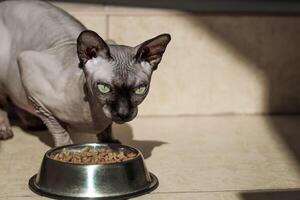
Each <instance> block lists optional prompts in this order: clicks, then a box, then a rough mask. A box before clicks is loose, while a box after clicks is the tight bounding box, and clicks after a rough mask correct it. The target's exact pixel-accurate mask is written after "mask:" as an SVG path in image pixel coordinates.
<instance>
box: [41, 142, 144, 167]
mask: <svg viewBox="0 0 300 200" xmlns="http://www.w3.org/2000/svg"><path fill="white" fill-rule="evenodd" d="M92 145H103V146H116V147H118V148H125V149H129V150H131V151H133V152H135V153H136V156H135V157H134V158H131V159H129V160H125V161H122V162H114V163H101V164H96V163H95V164H87V163H70V162H63V161H60V160H55V159H53V158H51V157H50V154H51V153H52V152H54V151H57V150H59V149H63V148H68V147H73V146H74V147H75V146H92ZM141 156H143V154H142V153H141V151H140V150H138V149H136V148H134V147H130V146H127V145H122V144H110V143H77V144H68V145H64V146H59V147H54V148H51V149H49V150H48V151H46V153H45V154H44V158H47V159H49V160H51V161H54V162H58V163H60V164H65V165H78V166H94V165H96V166H99V165H100V166H101V165H102V166H107V165H116V164H125V163H128V162H132V161H134V160H135V159H138V158H139V157H141Z"/></svg>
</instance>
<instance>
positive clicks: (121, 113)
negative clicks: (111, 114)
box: [117, 101, 129, 119]
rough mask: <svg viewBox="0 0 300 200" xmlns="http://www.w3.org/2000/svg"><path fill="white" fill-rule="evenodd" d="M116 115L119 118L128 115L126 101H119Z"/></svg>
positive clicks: (125, 117) (124, 117)
mask: <svg viewBox="0 0 300 200" xmlns="http://www.w3.org/2000/svg"><path fill="white" fill-rule="evenodd" d="M117 116H118V117H119V118H120V119H127V118H128V117H129V109H128V104H127V102H126V101H121V102H120V104H119V108H118V110H117Z"/></svg>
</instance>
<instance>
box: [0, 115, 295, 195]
mask: <svg viewBox="0 0 300 200" xmlns="http://www.w3.org/2000/svg"><path fill="white" fill-rule="evenodd" d="M299 124H300V117H263V116H219V117H177V118H175V117H174V118H168V117H155V118H151V117H149V118H147V117H143V118H137V119H136V120H134V121H133V122H131V123H129V124H124V125H115V126H114V128H113V130H114V134H115V136H116V137H117V138H118V139H120V140H121V141H123V143H124V144H127V145H131V146H135V147H137V148H139V149H140V150H141V151H142V152H143V154H144V156H145V158H146V160H145V162H146V164H147V167H148V169H149V171H151V172H153V173H154V174H156V175H157V176H158V178H159V180H160V186H159V188H158V189H157V190H156V191H154V193H155V194H151V195H148V196H145V197H142V198H144V199H155V198H156V197H157V199H174V198H175V199H176V198H177V199H181V198H180V197H182V198H183V199H184V198H185V197H186V198H187V197H188V198H190V199H205V198H208V197H209V198H208V199H226V200H227V199H230V195H234V196H235V194H236V193H237V194H239V193H243V192H242V191H241V190H253V191H255V190H261V189H272V190H274V189H287V188H299V187H300V167H299V161H300V159H299V158H300V155H299V154H300V153H299V152H300V151H299V147H298V146H299V145H298V144H299V142H300V137H299V134H298V132H299V130H300V127H299V126H300V125H299ZM14 132H15V137H14V138H13V139H11V140H8V141H1V142H0V145H1V151H0V163H1V165H0V175H1V179H0V187H1V190H0V197H1V198H6V197H8V199H14V197H18V198H23V197H24V198H25V199H26V198H27V199H30V197H32V196H33V197H35V195H34V194H33V193H32V192H31V191H30V190H29V189H28V187H27V181H28V179H29V178H30V177H31V176H32V175H33V174H35V173H36V172H37V171H38V169H39V166H40V162H41V160H42V156H43V154H44V152H45V151H46V150H47V149H49V146H47V145H46V144H45V143H49V141H48V142H46V139H47V138H46V139H45V138H43V137H45V134H42V133H39V134H28V133H25V132H23V131H21V129H19V128H18V127H14ZM78 138H79V139H80V138H84V141H88V140H91V141H94V139H95V137H94V135H88V134H85V135H81V137H78ZM7 160H8V161H7ZM224 191H228V192H230V191H234V194H228V193H226V194H224V195H223V194H222V195H220V194H219V192H224ZM240 191H241V192H240ZM168 192H171V193H176V194H172V195H170V196H169V194H165V193H168ZM177 193H180V194H177ZM186 193H191V194H186ZM203 193H205V194H203ZM243 194H244V193H243ZM156 195H157V196H156ZM185 195H187V196H185ZM198 195H199V196H198ZM211 195H212V196H211ZM228 195H229V197H228ZM251 195H252V194H250V197H249V194H247V193H246V194H245V195H244V196H246V198H244V197H243V198H244V199H243V200H253V199H251V198H252V196H253V195H252V196H251ZM255 195H256V194H255V192H254V196H255ZM248 197H249V198H248ZM234 198H235V197H234ZM234 198H232V199H234ZM36 199H39V198H38V197H37V198H36ZM234 200H235V199H234ZM259 200H260V199H259ZM272 200H273V199H272ZM293 200H294V199H293Z"/></svg>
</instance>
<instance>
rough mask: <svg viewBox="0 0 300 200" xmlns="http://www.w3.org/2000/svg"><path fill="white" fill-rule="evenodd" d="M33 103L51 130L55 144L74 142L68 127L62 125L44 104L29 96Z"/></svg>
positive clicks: (62, 144)
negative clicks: (67, 129)
mask: <svg viewBox="0 0 300 200" xmlns="http://www.w3.org/2000/svg"><path fill="white" fill-rule="evenodd" d="M28 99H29V101H30V102H31V104H32V105H33V107H34V109H35V112H36V113H37V114H38V116H39V117H40V118H41V120H42V121H43V122H44V124H45V125H46V126H47V128H48V130H49V131H50V133H51V135H52V137H53V140H54V146H55V147H58V146H64V145H68V144H73V141H72V139H71V137H70V134H69V133H68V132H67V131H66V129H65V128H64V127H63V126H62V125H61V123H60V122H59V121H58V120H57V119H56V118H55V117H54V115H52V113H51V112H49V111H48V110H47V109H46V108H45V107H44V106H42V105H41V104H40V103H39V102H38V101H37V100H35V99H34V98H32V97H29V98H28Z"/></svg>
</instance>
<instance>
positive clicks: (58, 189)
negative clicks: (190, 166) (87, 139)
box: [29, 143, 158, 199]
mask: <svg viewBox="0 0 300 200" xmlns="http://www.w3.org/2000/svg"><path fill="white" fill-rule="evenodd" d="M87 146H88V147H90V148H92V149H97V148H103V147H106V148H111V149H112V150H121V151H131V152H134V153H136V154H137V156H136V157H135V158H133V159H131V160H127V161H124V162H119V163H109V164H73V163H66V162H61V161H57V160H54V159H51V158H50V155H51V153H53V152H58V151H79V150H80V149H82V148H84V147H87ZM157 186H158V179H157V178H156V176H155V175H153V174H152V173H149V172H148V170H147V168H146V166H145V163H144V158H143V155H142V154H141V152H140V151H139V150H137V149H135V148H132V147H128V146H123V145H115V144H113V145H108V144H96V143H92V144H80V145H67V146H62V147H58V148H53V149H50V150H49V151H47V152H46V153H45V155H44V158H43V161H42V164H41V168H40V170H39V172H38V174H36V175H34V176H33V177H31V179H30V180H29V187H30V189H31V190H32V191H33V192H35V193H37V194H39V195H42V196H47V197H50V198H54V199H129V198H133V197H136V196H140V195H143V194H145V193H149V192H151V191H152V190H154V189H156V188H157Z"/></svg>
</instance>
